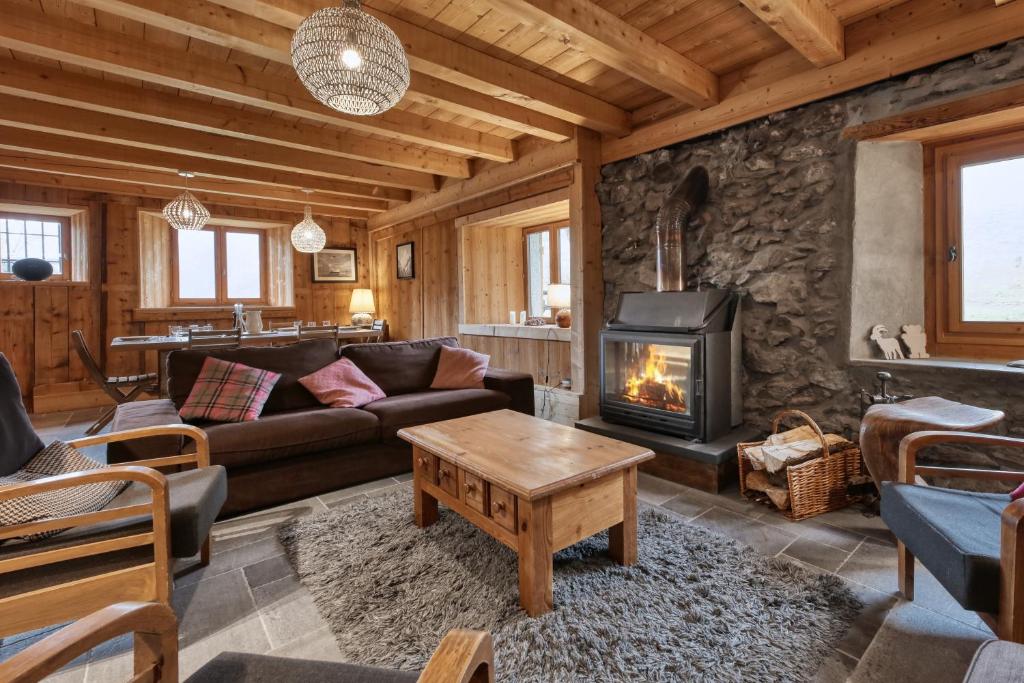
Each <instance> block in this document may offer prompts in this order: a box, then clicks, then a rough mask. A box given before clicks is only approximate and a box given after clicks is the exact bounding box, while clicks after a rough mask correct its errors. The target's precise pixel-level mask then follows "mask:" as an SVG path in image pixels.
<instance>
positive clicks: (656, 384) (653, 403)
mask: <svg viewBox="0 0 1024 683" xmlns="http://www.w3.org/2000/svg"><path fill="white" fill-rule="evenodd" d="M638 365H642V366H643V367H642V368H635V369H634V370H633V371H632V373H631V374H630V376H629V377H628V378H626V387H625V389H624V390H623V392H622V395H623V398H625V399H626V400H627V401H629V402H630V403H635V404H638V405H642V406H648V407H650V408H660V409H661V410H671V411H672V412H676V413H685V412H686V390H685V389H683V387H681V386H679V385H678V384H676V383H675V382H674V381H673V379H672V377H671V376H670V375H669V374H668V359H666V358H665V354H664V352H662V351H658V350H657V347H655V346H649V347H647V351H646V353H645V355H644V357H643V359H642V360H641V362H640V363H638ZM638 372H639V374H637V373H638Z"/></svg>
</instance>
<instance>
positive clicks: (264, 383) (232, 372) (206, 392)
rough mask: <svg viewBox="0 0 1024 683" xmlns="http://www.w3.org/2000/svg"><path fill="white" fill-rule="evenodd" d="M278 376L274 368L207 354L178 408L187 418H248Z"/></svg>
mask: <svg viewBox="0 0 1024 683" xmlns="http://www.w3.org/2000/svg"><path fill="white" fill-rule="evenodd" d="M279 379H281V375H280V373H277V372H270V371H269V370H260V369H259V368H251V367H249V366H248V365H242V364H241V363H230V362H228V361H223V360H218V359H216V358H207V359H206V360H205V361H203V369H202V370H200V371H199V377H197V378H196V383H195V384H193V385H192V391H190V392H189V394H188V398H187V399H185V405H183V406H182V407H181V410H180V411H178V412H179V414H180V415H181V418H182V419H183V420H189V421H200V420H208V421H211V422H252V421H253V420H255V419H257V418H258V417H259V416H260V414H261V413H262V412H263V406H264V405H265V404H266V402H267V399H268V398H270V392H271V391H272V390H273V389H274V385H275V384H277V380H279Z"/></svg>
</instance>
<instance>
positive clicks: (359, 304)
mask: <svg viewBox="0 0 1024 683" xmlns="http://www.w3.org/2000/svg"><path fill="white" fill-rule="evenodd" d="M374 310H375V308H374V305H373V292H371V291H370V290H368V289H354V290H352V301H350V302H349V304H348V312H349V313H351V314H352V324H353V325H358V326H359V327H367V326H369V325H371V324H373V312H374Z"/></svg>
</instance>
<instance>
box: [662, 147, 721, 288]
mask: <svg viewBox="0 0 1024 683" xmlns="http://www.w3.org/2000/svg"><path fill="white" fill-rule="evenodd" d="M708 184H709V182H708V171H707V169H706V168H704V167H703V166H696V167H694V168H692V169H690V172H689V173H687V174H686V177H685V178H683V182H681V183H679V185H678V187H676V189H675V190H673V191H672V194H670V195H669V196H668V199H667V200H666V201H665V204H664V205H663V206H662V207H661V209H660V210H659V211H658V218H657V221H656V222H655V224H654V230H655V233H656V235H657V238H658V291H659V292H681V291H683V289H684V288H685V286H686V273H685V272H684V271H685V268H684V263H685V260H684V259H685V254H684V249H683V248H684V243H683V239H684V232H685V230H686V225H687V224H688V223H689V222H690V217H691V216H693V214H694V212H696V211H697V209H699V208H700V207H701V206H702V205H703V204H704V202H705V201H707V198H708Z"/></svg>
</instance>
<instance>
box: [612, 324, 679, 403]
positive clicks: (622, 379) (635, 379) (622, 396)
mask: <svg viewBox="0 0 1024 683" xmlns="http://www.w3.org/2000/svg"><path fill="white" fill-rule="evenodd" d="M603 352H604V353H603V356H604V359H603V360H604V378H603V380H604V382H603V388H604V400H605V401H611V402H613V403H618V404H626V405H628V406H632V407H636V408H646V409H648V410H655V411H661V412H666V413H671V414H673V415H676V416H679V417H688V418H692V417H693V416H694V413H695V407H696V406H695V397H694V396H693V395H692V394H693V386H694V382H693V376H692V375H693V373H694V372H695V367H696V364H697V358H696V355H697V354H696V348H695V341H694V340H693V339H692V338H691V339H689V340H686V341H681V340H676V339H671V338H666V337H664V336H661V335H659V336H658V337H656V338H653V339H645V338H643V337H642V336H640V335H628V336H627V335H623V336H622V337H619V336H618V335H611V334H609V335H606V337H605V339H604V349H603Z"/></svg>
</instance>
